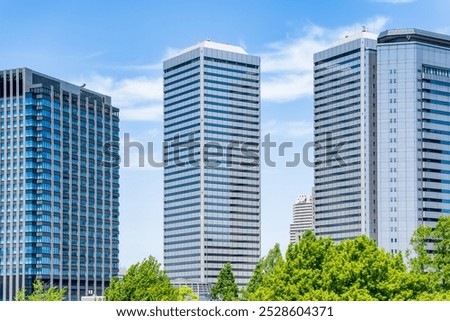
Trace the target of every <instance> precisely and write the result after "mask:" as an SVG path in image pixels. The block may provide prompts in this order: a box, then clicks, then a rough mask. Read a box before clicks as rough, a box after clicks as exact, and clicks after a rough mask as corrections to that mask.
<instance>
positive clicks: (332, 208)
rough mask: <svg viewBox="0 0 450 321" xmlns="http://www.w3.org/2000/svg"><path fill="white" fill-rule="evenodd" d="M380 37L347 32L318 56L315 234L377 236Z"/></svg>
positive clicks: (336, 238)
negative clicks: (378, 59)
mask: <svg viewBox="0 0 450 321" xmlns="http://www.w3.org/2000/svg"><path fill="white" fill-rule="evenodd" d="M376 39H377V36H376V35H374V34H371V33H368V32H361V33H359V34H356V35H353V36H350V37H347V38H345V39H343V40H341V41H339V42H337V43H335V44H333V45H332V46H331V47H330V48H329V49H326V50H324V51H321V52H318V53H316V54H315V55H314V143H315V151H314V156H315V167H314V185H315V197H314V207H315V233H316V235H318V236H323V237H331V238H332V239H333V240H335V241H340V240H343V239H348V238H354V237H356V236H358V235H361V234H366V235H368V236H370V237H371V238H373V239H376V238H377V221H376V213H377V212H376V194H375V193H376V116H377V114H376V92H377V88H376V85H377V81H376V75H377V58H376V57H377V56H376V45H377V40H376Z"/></svg>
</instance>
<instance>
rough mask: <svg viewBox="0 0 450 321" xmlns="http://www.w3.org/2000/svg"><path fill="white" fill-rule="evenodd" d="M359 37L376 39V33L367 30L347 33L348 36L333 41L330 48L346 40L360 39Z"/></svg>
mask: <svg viewBox="0 0 450 321" xmlns="http://www.w3.org/2000/svg"><path fill="white" fill-rule="evenodd" d="M361 38H366V39H371V40H377V38H378V35H377V34H375V33H371V32H368V31H361V32H357V33H355V34H352V35H349V36H345V37H344V38H342V39H339V40H337V41H335V42H334V43H332V44H331V46H330V47H331V48H332V47H336V46H339V45H343V44H344V43H347V42H350V41H353V40H356V39H361Z"/></svg>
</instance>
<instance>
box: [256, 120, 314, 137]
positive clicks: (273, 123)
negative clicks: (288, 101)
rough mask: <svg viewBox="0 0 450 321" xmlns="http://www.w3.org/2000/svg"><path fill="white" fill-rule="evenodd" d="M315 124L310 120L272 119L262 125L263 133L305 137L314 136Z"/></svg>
mask: <svg viewBox="0 0 450 321" xmlns="http://www.w3.org/2000/svg"><path fill="white" fill-rule="evenodd" d="M313 131H314V126H313V123H312V122H309V121H302V120H300V121H279V120H270V121H268V122H265V123H264V124H263V126H262V133H263V134H262V135H263V136H264V135H267V134H270V135H271V136H272V137H273V136H281V137H283V138H286V137H289V138H303V137H312V134H313Z"/></svg>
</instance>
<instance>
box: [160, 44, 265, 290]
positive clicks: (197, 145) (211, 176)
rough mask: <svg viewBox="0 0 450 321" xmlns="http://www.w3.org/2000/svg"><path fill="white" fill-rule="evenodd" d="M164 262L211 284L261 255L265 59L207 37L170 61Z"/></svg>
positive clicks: (242, 272)
mask: <svg viewBox="0 0 450 321" xmlns="http://www.w3.org/2000/svg"><path fill="white" fill-rule="evenodd" d="M164 140H165V143H166V146H165V149H164V156H165V159H166V164H165V168H164V268H165V269H166V271H167V273H168V274H169V276H170V278H171V279H172V280H173V281H176V280H178V281H183V280H185V281H187V282H191V283H198V284H204V285H205V284H206V285H210V284H212V283H214V282H215V281H216V278H217V275H218V273H219V271H220V269H221V268H222V267H223V265H224V264H225V263H227V262H231V264H232V267H233V271H234V274H235V276H236V280H237V283H238V284H239V285H244V284H246V282H247V281H248V279H249V278H250V276H251V275H252V272H253V269H254V267H255V265H256V263H257V261H258V260H259V257H260V236H261V234H260V231H261V222H260V160H259V155H260V151H259V143H260V59H259V57H256V56H252V55H248V54H247V53H246V52H245V51H244V50H243V49H242V48H240V47H236V46H231V45H225V44H220V43H215V42H211V41H204V42H202V43H200V44H198V45H195V46H193V47H190V48H188V49H185V50H183V51H182V52H180V53H179V54H178V55H177V56H175V57H173V58H171V59H168V60H167V61H165V62H164Z"/></svg>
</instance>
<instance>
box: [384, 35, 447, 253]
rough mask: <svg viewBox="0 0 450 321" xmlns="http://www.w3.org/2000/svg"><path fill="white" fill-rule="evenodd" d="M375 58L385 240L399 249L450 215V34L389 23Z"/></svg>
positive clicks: (394, 249)
mask: <svg viewBox="0 0 450 321" xmlns="http://www.w3.org/2000/svg"><path fill="white" fill-rule="evenodd" d="M377 65H378V117H377V118H378V220H379V246H380V247H383V248H385V249H386V250H388V251H390V252H392V253H397V252H398V251H405V250H406V249H411V245H410V243H409V242H410V239H411V236H412V233H413V231H414V230H415V229H416V228H417V227H418V226H420V225H428V226H431V227H434V226H435V224H436V222H437V220H438V218H439V217H440V216H441V215H450V170H449V168H450V167H449V165H450V152H449V145H450V100H449V97H450V36H448V35H442V34H437V33H433V32H428V31H424V30H419V29H393V30H387V31H385V32H382V33H381V34H380V36H379V37H378V63H377Z"/></svg>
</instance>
